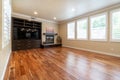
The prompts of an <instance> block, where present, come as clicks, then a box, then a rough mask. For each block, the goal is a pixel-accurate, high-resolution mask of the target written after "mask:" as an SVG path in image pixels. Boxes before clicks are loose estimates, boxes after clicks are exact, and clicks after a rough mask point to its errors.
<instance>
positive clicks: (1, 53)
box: [0, 0, 11, 80]
mask: <svg viewBox="0 0 120 80" xmlns="http://www.w3.org/2000/svg"><path fill="white" fill-rule="evenodd" d="M2 1H4V0H1V1H0V80H3V77H4V74H5V71H6V66H7V63H8V60H9V57H10V53H11V40H10V41H9V43H8V45H6V46H5V47H4V48H2V36H4V35H2V28H3V27H4V26H3V25H2V24H3V22H2V21H3V19H2V8H3V7H2Z"/></svg>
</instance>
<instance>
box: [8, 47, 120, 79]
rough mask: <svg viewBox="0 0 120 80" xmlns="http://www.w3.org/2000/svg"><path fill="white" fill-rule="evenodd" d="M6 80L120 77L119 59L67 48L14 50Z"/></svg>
mask: <svg viewBox="0 0 120 80" xmlns="http://www.w3.org/2000/svg"><path fill="white" fill-rule="evenodd" d="M12 57H13V58H12V60H11V64H10V66H9V69H10V70H9V71H10V72H9V73H10V75H9V77H7V79H6V80H120V58H118V57H112V56H107V55H101V54H98V53H92V52H87V51H81V50H76V49H71V48H65V47H57V48H55V47H54V48H45V49H31V50H20V51H14V52H13V53H12Z"/></svg>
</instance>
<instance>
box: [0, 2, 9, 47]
mask: <svg viewBox="0 0 120 80" xmlns="http://www.w3.org/2000/svg"><path fill="white" fill-rule="evenodd" d="M10 3H11V2H10V0H4V2H3V21H4V22H3V32H2V33H3V37H2V39H3V42H2V45H3V46H2V47H5V46H6V45H7V44H8V43H9V42H10V37H11V35H10V33H11V4H10Z"/></svg>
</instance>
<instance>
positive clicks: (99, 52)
mask: <svg viewBox="0 0 120 80" xmlns="http://www.w3.org/2000/svg"><path fill="white" fill-rule="evenodd" d="M63 47H68V48H73V49H78V50H84V51H89V52H95V53H98V54H104V55H109V56H115V57H120V55H117V54H113V53H107V52H102V51H96V50H90V49H85V48H78V47H71V46H66V45H63Z"/></svg>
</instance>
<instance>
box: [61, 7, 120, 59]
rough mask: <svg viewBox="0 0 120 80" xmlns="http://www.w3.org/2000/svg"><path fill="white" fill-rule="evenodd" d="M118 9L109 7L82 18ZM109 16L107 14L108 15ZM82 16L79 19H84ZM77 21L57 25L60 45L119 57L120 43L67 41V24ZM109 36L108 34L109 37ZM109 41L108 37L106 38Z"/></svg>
mask: <svg viewBox="0 0 120 80" xmlns="http://www.w3.org/2000/svg"><path fill="white" fill-rule="evenodd" d="M117 8H120V7H118V6H117V7H116V6H115V7H110V8H107V9H104V10H100V11H99V10H98V11H96V12H92V13H93V14H92V13H88V14H85V15H83V16H85V17H90V16H92V15H94V14H98V13H101V12H109V11H111V10H113V9H117ZM108 14H109V13H108ZM83 16H80V17H81V18H84V17H83ZM78 19H80V18H77V19H72V20H69V21H66V22H64V23H61V24H59V33H60V36H61V37H62V43H63V45H64V46H68V47H72V48H76V49H83V50H88V51H94V52H99V53H103V54H108V55H113V56H119V57H120V42H110V41H90V40H86V41H85V40H67V23H68V22H70V21H76V20H78ZM109 32H110V21H109V23H108V33H109ZM109 35H110V34H108V36H109ZM108 39H109V37H108Z"/></svg>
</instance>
